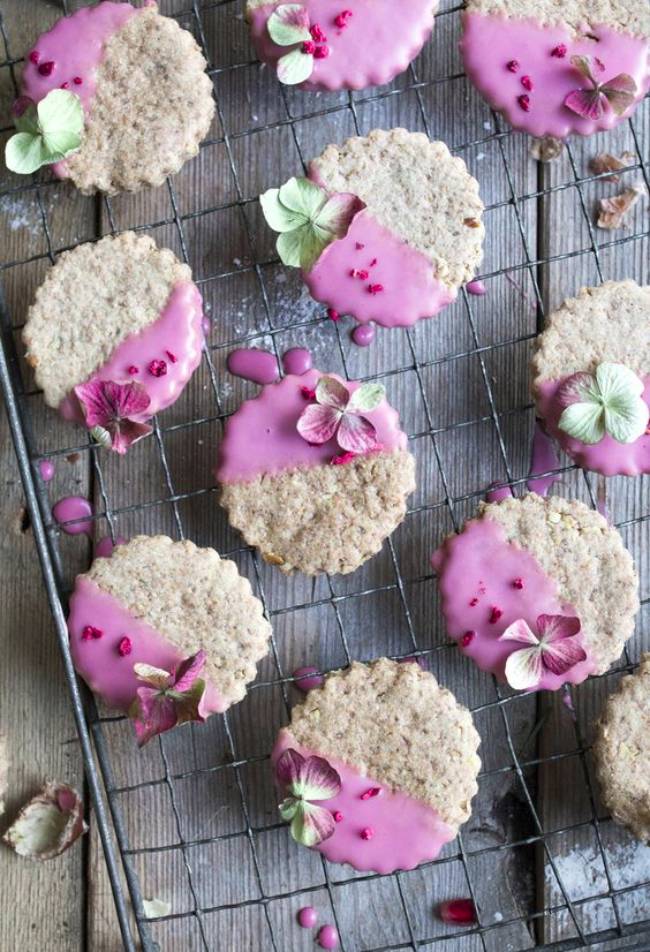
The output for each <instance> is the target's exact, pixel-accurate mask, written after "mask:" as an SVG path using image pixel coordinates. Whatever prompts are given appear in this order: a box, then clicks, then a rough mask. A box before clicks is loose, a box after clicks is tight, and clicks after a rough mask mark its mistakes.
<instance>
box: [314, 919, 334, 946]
mask: <svg viewBox="0 0 650 952" xmlns="http://www.w3.org/2000/svg"><path fill="white" fill-rule="evenodd" d="M316 941H317V942H318V944H319V945H320V947H321V949H336V948H337V947H338V944H339V934H338V932H337V931H336V928H335V926H330V925H327V926H323V927H322V928H321V929H319V932H318V936H317V938H316Z"/></svg>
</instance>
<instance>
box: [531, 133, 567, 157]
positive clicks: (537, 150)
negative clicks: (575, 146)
mask: <svg viewBox="0 0 650 952" xmlns="http://www.w3.org/2000/svg"><path fill="white" fill-rule="evenodd" d="M529 151H530V154H531V155H532V157H533V158H534V159H536V160H537V161H538V162H552V161H553V159H558V158H559V157H560V156H561V155H562V153H563V152H564V142H562V140H561V139H556V138H555V136H542V138H541V139H532V141H531V143H530V149H529Z"/></svg>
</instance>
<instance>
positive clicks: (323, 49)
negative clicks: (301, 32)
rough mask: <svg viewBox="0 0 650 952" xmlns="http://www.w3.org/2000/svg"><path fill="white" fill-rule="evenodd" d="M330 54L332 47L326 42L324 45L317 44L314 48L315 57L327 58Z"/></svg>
mask: <svg viewBox="0 0 650 952" xmlns="http://www.w3.org/2000/svg"><path fill="white" fill-rule="evenodd" d="M329 55H330V48H329V46H325V44H323V45H322V46H317V47H316V49H315V50H314V59H327V57H328V56H329Z"/></svg>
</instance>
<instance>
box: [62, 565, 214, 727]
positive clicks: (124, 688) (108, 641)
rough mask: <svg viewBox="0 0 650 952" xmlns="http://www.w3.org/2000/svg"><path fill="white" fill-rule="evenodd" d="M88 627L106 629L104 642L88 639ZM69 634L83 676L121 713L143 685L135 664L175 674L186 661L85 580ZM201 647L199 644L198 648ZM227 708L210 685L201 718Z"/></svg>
mask: <svg viewBox="0 0 650 952" xmlns="http://www.w3.org/2000/svg"><path fill="white" fill-rule="evenodd" d="M87 625H92V626H95V627H97V628H100V629H101V631H102V637H101V638H83V636H82V632H83V629H84V628H85V627H86V626H87ZM68 633H69V635H70V651H71V653H72V660H73V662H74V666H75V668H76V670H77V671H78V673H79V674H80V675H81V677H82V678H83V679H84V681H85V682H86V684H87V685H88V687H89V688H90V689H91V690H92V691H94V692H95V693H96V694H99V695H100V696H101V697H102V698H103V699H104V701H105V702H106V704H107V705H108V706H109V707H111V708H114V709H116V710H120V711H128V709H129V707H130V705H131V702H132V701H133V700H134V698H135V696H136V690H137V688H138V687H141V686H142V683H141V682H140V681H138V679H137V678H136V675H135V672H134V670H133V665H134V664H136V663H144V664H150V665H153V666H154V667H155V668H163V669H164V670H165V671H171V670H172V669H173V668H175V667H176V666H177V665H178V664H179V663H180V662H181V661H183V660H184V657H185V656H184V655H182V654H181V653H180V651H178V649H177V648H176V647H174V645H173V644H172V643H171V642H169V641H167V639H166V638H165V636H164V635H162V634H161V633H160V632H158V631H155V630H154V629H153V628H151V627H150V626H149V625H147V624H146V623H145V622H143V621H141V620H140V619H139V618H136V617H135V616H133V615H131V614H130V612H128V611H127V610H126V609H125V608H124V606H123V605H122V604H121V603H120V602H119V601H118V599H116V598H113V596H112V595H108V594H107V593H106V592H103V591H102V590H101V589H100V588H99V586H98V585H96V584H95V582H93V581H91V580H90V579H88V578H85V577H84V576H83V575H80V576H78V577H77V581H76V583H75V588H74V592H73V593H72V595H71V597H70V612H69V614H68ZM125 637H128V638H129V639H130V641H131V651H130V652H129V653H128V655H127V654H121V653H120V650H119V649H120V643H121V642H122V640H123V639H124V638H125ZM199 647H200V645H197V649H198V648H199ZM227 707H228V704H227V702H226V701H224V700H223V699H222V698H221V697H220V696H219V692H218V691H217V689H216V688H215V687H214V685H211V684H209V683H208V685H207V688H206V692H205V695H204V698H203V700H202V702H201V713H203V714H206V715H207V714H212V713H214V712H216V711H225V710H226V708H227Z"/></svg>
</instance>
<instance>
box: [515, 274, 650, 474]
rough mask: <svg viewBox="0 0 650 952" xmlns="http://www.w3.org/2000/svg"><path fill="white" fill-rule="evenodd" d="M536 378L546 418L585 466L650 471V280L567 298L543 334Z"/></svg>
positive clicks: (539, 405)
mask: <svg viewBox="0 0 650 952" xmlns="http://www.w3.org/2000/svg"><path fill="white" fill-rule="evenodd" d="M532 377H533V380H532V388H533V397H534V399H535V403H536V406H537V413H538V415H539V417H540V418H541V420H542V421H543V423H544V426H545V428H546V429H547V431H548V432H549V433H550V434H551V435H552V436H553V437H554V438H555V439H556V440H558V442H559V443H560V446H561V447H562V449H563V450H564V451H565V452H566V453H568V455H569V456H570V457H571V458H572V459H574V460H575V462H576V463H577V464H578V465H579V466H582V467H583V468H584V469H588V470H593V471H594V472H597V473H603V474H604V475H605V476H617V475H622V476H636V475H639V474H641V473H650V425H649V423H650V287H639V285H638V284H636V283H635V282H634V281H607V282H606V283H605V284H602V285H601V286H600V287H597V288H582V290H581V291H580V292H579V293H578V295H577V297H575V298H569V299H568V300H566V301H565V302H564V303H563V304H562V306H561V307H560V308H558V310H557V311H554V312H553V313H552V314H551V315H550V316H549V318H548V319H547V321H546V326H545V328H544V331H543V333H542V334H540V336H539V337H538V338H537V341H536V344H535V353H534V355H533V359H532Z"/></svg>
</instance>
